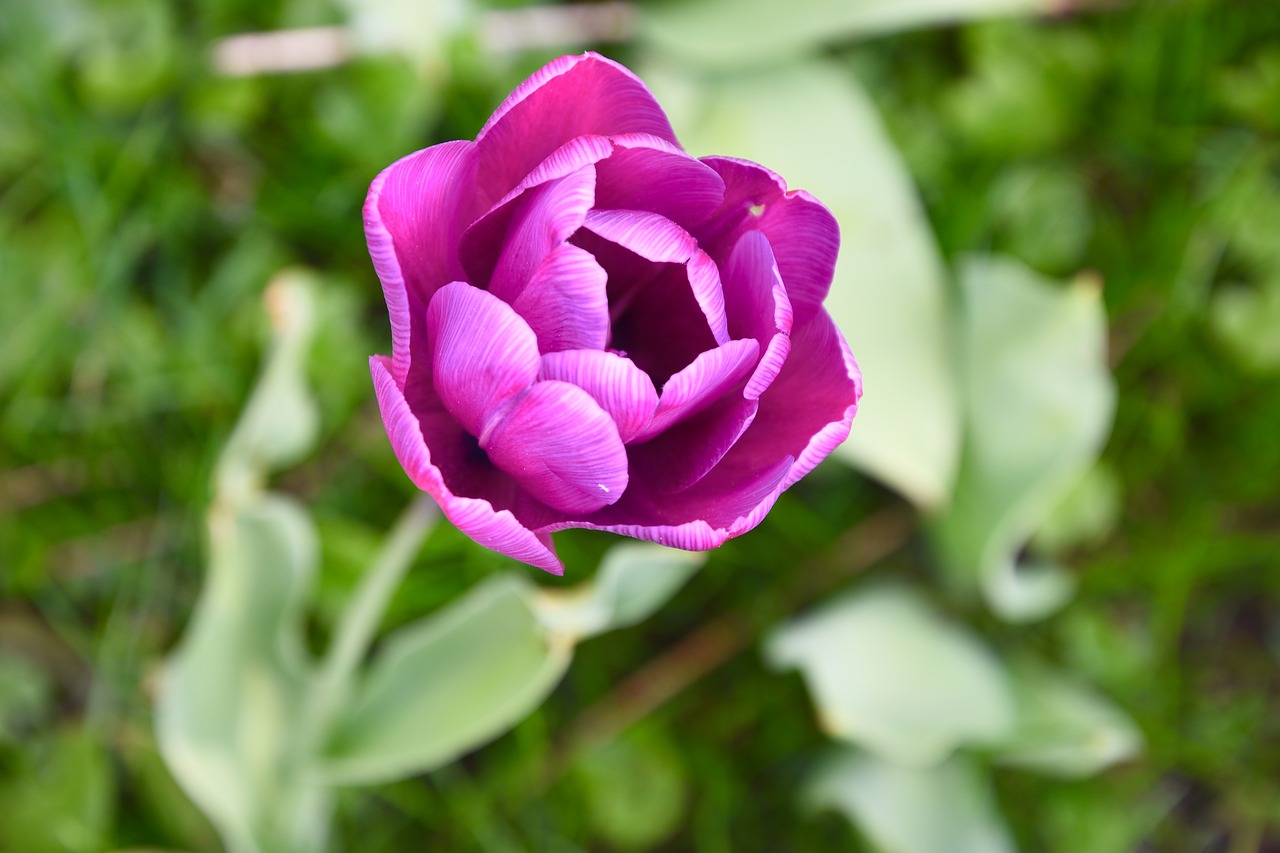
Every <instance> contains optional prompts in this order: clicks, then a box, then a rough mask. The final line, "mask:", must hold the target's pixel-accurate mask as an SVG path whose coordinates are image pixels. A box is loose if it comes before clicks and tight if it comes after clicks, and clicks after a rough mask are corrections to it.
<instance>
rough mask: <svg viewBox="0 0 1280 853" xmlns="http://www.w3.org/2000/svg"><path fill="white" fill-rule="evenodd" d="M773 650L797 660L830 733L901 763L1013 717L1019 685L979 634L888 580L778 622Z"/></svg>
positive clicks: (774, 657)
mask: <svg viewBox="0 0 1280 853" xmlns="http://www.w3.org/2000/svg"><path fill="white" fill-rule="evenodd" d="M765 654H766V656H767V658H768V660H769V662H770V664H771V665H773V666H775V667H777V668H787V669H790V668H797V669H799V670H800V671H801V673H802V674H803V675H804V678H805V682H806V684H807V685H808V687H809V691H810V693H811V694H812V695H813V701H814V704H815V705H816V706H817V710H818V717H819V720H820V721H821V723H822V725H823V727H824V728H825V729H826V730H827V731H828V732H829V733H830V734H832V735H834V736H836V737H839V738H842V739H844V740H848V741H850V742H852V743H856V744H858V745H860V746H863V747H866V748H867V749H868V750H871V751H872V752H874V753H876V754H878V755H880V756H882V757H883V758H885V759H886V760H889V761H893V762H895V763H898V764H911V765H927V764H934V763H937V762H939V761H942V760H944V759H945V758H946V757H947V756H948V755H949V754H950V753H951V752H952V751H953V750H954V749H956V748H957V747H959V746H963V745H965V744H983V743H990V742H993V741H996V740H999V739H1001V738H1003V737H1005V736H1007V734H1008V733H1009V731H1010V730H1011V729H1012V727H1013V724H1014V708H1015V705H1014V697H1013V690H1012V687H1011V686H1010V684H1009V683H1008V679H1007V676H1006V674H1005V672H1004V669H1003V668H1002V666H1001V664H1000V662H999V661H998V660H997V659H996V658H995V656H994V655H992V654H991V652H990V651H989V650H988V649H987V648H986V647H985V646H983V645H982V644H981V643H980V642H979V641H978V640H977V639H976V638H975V637H973V635H971V634H970V633H969V632H967V631H965V630H963V629H961V628H960V627H958V626H955V625H952V624H950V623H948V622H947V621H945V620H943V619H942V618H941V617H940V616H939V615H938V614H937V613H935V612H934V611H933V609H932V608H931V607H929V605H928V604H927V603H926V602H924V601H923V600H922V599H921V598H920V597H918V596H917V595H915V594H914V593H912V592H910V591H907V590H905V589H897V588H886V589H879V590H872V591H869V592H863V593H860V594H857V595H853V596H848V597H845V598H842V599H840V600H837V601H835V602H833V603H831V604H829V605H826V606H825V607H823V608H821V609H820V610H818V611H817V612H815V613H812V614H809V615H807V616H802V617H800V618H799V619H796V620H794V621H793V622H790V623H788V624H786V625H784V626H782V627H781V628H779V629H777V630H776V631H774V633H773V634H772V635H771V636H770V637H769V638H768V640H767V642H766V646H765Z"/></svg>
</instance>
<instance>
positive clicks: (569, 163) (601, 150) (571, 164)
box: [494, 134, 718, 208]
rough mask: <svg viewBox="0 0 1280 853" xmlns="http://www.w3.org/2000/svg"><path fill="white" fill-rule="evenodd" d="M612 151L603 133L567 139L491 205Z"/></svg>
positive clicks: (591, 162) (594, 161)
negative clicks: (513, 187) (601, 134)
mask: <svg viewBox="0 0 1280 853" xmlns="http://www.w3.org/2000/svg"><path fill="white" fill-rule="evenodd" d="M612 153H613V140H612V139H610V138H609V137H607V136H596V135H594V134H588V135H587V136H578V137H575V138H574V139H570V140H569V141H568V142H566V143H565V144H564V145H561V146H560V147H559V148H557V149H556V150H555V151H552V152H551V153H550V154H548V155H547V158H546V159H545V160H543V161H542V162H541V163H539V164H538V165H537V166H535V167H534V168H533V171H532V172H530V173H529V174H527V175H525V176H524V178H523V179H521V181H520V183H518V184H516V186H515V189H513V190H511V191H510V192H509V193H507V194H506V195H505V196H503V197H502V199H501V200H499V201H498V203H497V204H495V205H494V208H498V207H502V205H504V204H506V203H507V202H509V201H511V199H513V198H515V197H516V196H518V195H520V194H521V193H523V192H524V191H525V190H527V189H529V188H530V187H536V186H538V185H540V184H545V183H547V182H548V181H554V180H556V179H557V178H563V177H565V176H566V175H569V174H571V173H573V172H576V171H578V170H579V169H581V168H582V167H583V166H594V165H595V164H596V163H599V162H600V161H601V160H603V159H604V158H606V157H608V156H609V155H610V154H612ZM708 168H709V167H708ZM712 171H714V170H712ZM717 177H718V176H717Z"/></svg>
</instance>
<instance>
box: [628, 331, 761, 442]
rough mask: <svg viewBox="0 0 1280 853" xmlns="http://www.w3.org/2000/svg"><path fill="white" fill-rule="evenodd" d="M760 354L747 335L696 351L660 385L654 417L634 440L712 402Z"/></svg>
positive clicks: (735, 382) (642, 438)
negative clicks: (702, 351)
mask: <svg viewBox="0 0 1280 853" xmlns="http://www.w3.org/2000/svg"><path fill="white" fill-rule="evenodd" d="M759 355H760V347H759V345H758V344H757V343H756V342H755V341H753V340H752V339H750V338H746V339H744V340H740V341H729V343H727V344H725V345H724V346H720V347H716V348H715V349H712V350H707V351H706V352H704V353H702V354H701V355H699V356H698V357H697V358H695V359H694V360H693V363H692V364H690V365H689V366H688V367H686V368H685V369H684V370H681V371H680V372H679V373H676V374H675V375H674V376H672V377H671V378H670V379H668V380H667V382H666V384H665V385H664V386H662V395H661V397H659V399H658V408H657V409H656V410H655V411H654V414H653V419H652V420H651V421H649V425H648V426H646V427H645V428H644V429H643V430H641V431H640V434H639V435H637V436H636V437H635V441H637V442H640V441H644V440H645V439H648V438H652V437H653V436H655V435H657V434H658V433H660V432H662V431H663V430H665V429H667V428H668V427H670V426H672V425H674V424H676V423H679V422H680V421H682V420H684V419H685V418H690V417H693V416H694V415H696V414H697V413H698V412H700V411H702V410H703V409H705V408H706V407H707V406H709V405H711V404H712V403H713V402H715V401H716V400H717V399H719V398H720V397H721V396H723V395H724V394H726V393H728V392H729V391H730V389H732V388H733V387H734V386H735V385H737V384H738V383H739V382H741V381H742V380H743V379H745V378H746V377H747V375H748V374H749V373H750V372H751V370H752V368H753V367H755V364H756V359H757V358H758V357H759Z"/></svg>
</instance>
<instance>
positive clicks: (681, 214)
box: [596, 134, 724, 230]
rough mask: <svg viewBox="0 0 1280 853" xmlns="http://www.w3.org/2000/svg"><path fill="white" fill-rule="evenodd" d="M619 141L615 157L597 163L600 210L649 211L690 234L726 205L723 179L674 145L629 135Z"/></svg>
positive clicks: (637, 135)
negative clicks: (689, 231)
mask: <svg viewBox="0 0 1280 853" xmlns="http://www.w3.org/2000/svg"><path fill="white" fill-rule="evenodd" d="M613 143H614V146H615V149H614V151H613V153H612V155H611V156H609V157H608V158H607V159H604V160H601V161H600V163H598V164H597V165H596V173H597V174H598V175H599V179H600V180H599V184H598V186H597V187H596V207H597V208H598V209H601V210H610V209H612V210H645V211H649V212H651V213H656V214H658V215H660V216H664V217H666V218H667V219H670V220H671V221H672V222H675V223H676V224H678V225H679V226H680V227H682V228H684V229H685V230H689V229H692V228H694V227H696V226H698V225H701V224H702V223H703V222H705V221H706V220H707V219H708V218H709V217H710V216H711V215H712V214H713V213H714V212H715V211H716V210H718V209H719V208H720V205H721V204H722V203H723V201H724V180H723V179H722V178H721V177H720V175H719V174H718V173H717V172H716V171H715V170H714V169H712V168H711V167H710V166H707V165H706V164H705V163H703V162H701V161H700V160H696V159H694V158H693V157H690V156H689V155H688V154H686V153H685V152H684V151H682V150H680V149H679V148H677V147H676V146H674V145H672V144H670V143H669V142H666V141H665V140H662V139H658V138H656V137H652V136H645V135H642V134H628V135H627V136H619V137H615V138H614V140H613Z"/></svg>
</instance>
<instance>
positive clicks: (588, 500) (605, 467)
mask: <svg viewBox="0 0 1280 853" xmlns="http://www.w3.org/2000/svg"><path fill="white" fill-rule="evenodd" d="M480 446H481V447H483V448H484V450H485V452H487V453H488V454H489V458H490V459H491V460H492V461H493V464H494V465H497V466H498V467H499V468H501V469H502V470H503V471H506V472H507V473H508V474H510V475H511V477H512V478H514V479H515V481H516V482H517V483H518V484H519V485H520V487H521V488H523V489H525V490H526V491H527V492H529V494H531V495H533V496H534V497H535V498H537V499H538V500H540V501H542V502H543V503H545V504H547V505H548V506H550V507H552V508H554V509H558V510H560V511H561V512H566V513H570V514H580V513H588V512H594V511H595V510H598V509H600V508H602V507H606V506H608V505H609V504H611V503H614V502H615V501H617V500H618V499H619V498H620V497H622V493H623V492H624V491H625V490H626V488H627V453H626V450H625V449H624V448H623V446H622V439H621V438H619V436H618V428H617V426H616V425H615V424H614V422H613V418H611V417H609V415H608V414H607V413H606V412H605V411H604V410H603V409H601V408H600V406H599V405H598V404H597V403H596V402H595V400H593V399H592V398H591V396H590V395H589V394H587V392H586V391H583V390H582V389H581V388H579V387H578V386H576V385H571V384H569V383H568V382H559V381H545V382H538V383H535V384H534V385H532V386H530V387H529V388H528V389H527V390H525V391H523V392H522V393H520V394H519V395H517V396H516V397H515V398H514V399H513V400H512V402H511V404H510V405H509V406H508V407H507V408H506V409H505V410H504V411H502V412H500V413H498V414H496V415H495V416H494V417H493V418H492V419H491V421H490V423H489V424H488V425H486V427H485V431H484V433H483V434H482V435H481V437H480Z"/></svg>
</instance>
